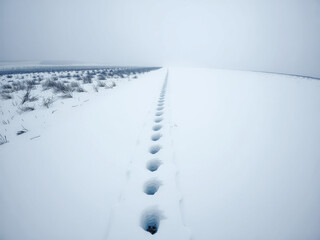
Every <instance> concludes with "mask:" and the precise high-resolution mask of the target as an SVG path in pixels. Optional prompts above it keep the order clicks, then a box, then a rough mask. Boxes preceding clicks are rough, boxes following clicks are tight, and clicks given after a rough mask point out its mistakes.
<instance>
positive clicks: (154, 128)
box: [152, 124, 162, 131]
mask: <svg viewBox="0 0 320 240" xmlns="http://www.w3.org/2000/svg"><path fill="white" fill-rule="evenodd" d="M161 128H162V125H160V124H157V125H154V126H153V127H152V130H153V131H159V130H160V129H161Z"/></svg>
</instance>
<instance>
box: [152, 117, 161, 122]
mask: <svg viewBox="0 0 320 240" xmlns="http://www.w3.org/2000/svg"><path fill="white" fill-rule="evenodd" d="M162 120H163V118H162V117H156V118H155V119H154V122H156V123H159V122H161V121H162Z"/></svg>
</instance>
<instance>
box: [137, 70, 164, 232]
mask: <svg viewBox="0 0 320 240" xmlns="http://www.w3.org/2000/svg"><path fill="white" fill-rule="evenodd" d="M167 81H168V74H167V76H166V78H165V81H164V83H163V86H162V90H161V92H160V97H159V100H158V103H157V107H156V113H155V118H154V123H155V124H154V126H153V127H152V130H153V134H152V136H151V140H152V141H153V142H156V141H158V140H159V139H160V138H161V137H162V134H161V129H162V127H163V126H162V125H161V122H162V121H163V119H164V117H163V114H164V108H165V95H166V87H167ZM160 150H161V147H160V146H159V145H153V146H151V147H150V148H149V153H150V154H152V155H153V156H157V153H158V152H159V151H160ZM161 164H163V162H162V161H161V160H159V159H151V160H149V161H148V162H147V165H146V167H147V169H148V170H149V171H150V172H156V171H157V170H158V168H159V167H160V165H161ZM160 186H161V181H159V180H158V179H151V180H149V181H147V182H146V183H145V184H144V186H143V191H144V193H145V194H147V195H154V194H155V193H156V192H157V191H158V189H159V187H160ZM160 220H161V214H160V212H159V210H157V209H147V210H145V212H144V213H143V215H142V217H141V227H142V228H143V229H144V230H145V231H147V232H150V233H151V234H152V235H153V234H155V233H157V232H158V229H159V224H160Z"/></svg>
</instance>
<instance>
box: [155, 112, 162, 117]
mask: <svg viewBox="0 0 320 240" xmlns="http://www.w3.org/2000/svg"><path fill="white" fill-rule="evenodd" d="M155 115H156V116H157V117H159V116H161V115H163V112H156V114H155Z"/></svg>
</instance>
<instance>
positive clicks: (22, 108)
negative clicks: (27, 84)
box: [18, 106, 35, 113]
mask: <svg viewBox="0 0 320 240" xmlns="http://www.w3.org/2000/svg"><path fill="white" fill-rule="evenodd" d="M18 109H19V110H20V112H21V113H22V112H30V111H33V110H35V107H34V106H19V107H18Z"/></svg>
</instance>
